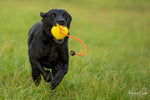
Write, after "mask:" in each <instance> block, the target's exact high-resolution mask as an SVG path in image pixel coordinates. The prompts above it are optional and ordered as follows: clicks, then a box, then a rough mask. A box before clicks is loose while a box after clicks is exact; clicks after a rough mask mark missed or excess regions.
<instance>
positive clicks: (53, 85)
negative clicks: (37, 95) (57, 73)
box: [50, 80, 59, 90]
mask: <svg viewBox="0 0 150 100" xmlns="http://www.w3.org/2000/svg"><path fill="white" fill-rule="evenodd" d="M57 85H59V82H58V81H55V80H52V82H51V87H50V88H51V90H54V89H55V88H56V86H57Z"/></svg>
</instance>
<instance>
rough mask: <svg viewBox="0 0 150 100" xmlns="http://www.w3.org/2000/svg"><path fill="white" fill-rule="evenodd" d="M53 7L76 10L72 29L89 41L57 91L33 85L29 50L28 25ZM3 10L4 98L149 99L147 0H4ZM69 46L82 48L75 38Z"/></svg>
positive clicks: (0, 93) (0, 80)
mask: <svg viewBox="0 0 150 100" xmlns="http://www.w3.org/2000/svg"><path fill="white" fill-rule="evenodd" d="M53 8H63V9H66V10H67V11H68V12H69V13H70V14H71V15H72V17H73V20H72V24H71V29H70V33H71V35H72V36H76V37H79V38H80V39H82V40H83V41H84V42H85V43H86V45H87V54H86V55H85V56H82V57H79V56H74V57H72V56H70V67H69V71H68V73H67V75H66V76H65V78H64V79H63V81H62V82H61V84H60V85H59V86H58V87H57V92H56V93H55V95H52V91H51V90H50V84H49V83H46V82H44V80H42V82H41V84H40V85H39V86H38V87H36V86H35V85H34V83H33V81H32V77H31V67H30V63H29V60H28V52H27V51H28V50H27V38H28V30H29V29H30V27H31V26H32V25H33V24H34V23H36V22H38V21H40V20H41V18H40V16H39V14H40V12H41V11H43V12H47V11H48V10H50V9H53ZM0 13H1V14H0V100H51V99H53V100H150V1H149V0H124V1H121V0H112V1H110V0H82V1H81V0H63V1H61V0H54V1H50V0H45V1H44V0H43V1H42V0H1V1H0ZM69 49H70V50H72V49H73V50H76V51H77V52H83V48H82V45H81V44H80V43H79V42H78V41H76V40H73V39H69Z"/></svg>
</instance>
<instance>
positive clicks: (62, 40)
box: [54, 38, 64, 44]
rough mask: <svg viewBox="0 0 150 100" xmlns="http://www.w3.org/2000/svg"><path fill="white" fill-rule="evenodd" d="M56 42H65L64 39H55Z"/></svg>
mask: <svg viewBox="0 0 150 100" xmlns="http://www.w3.org/2000/svg"><path fill="white" fill-rule="evenodd" d="M54 40H55V42H56V43H59V44H60V43H63V42H64V39H61V40H58V39H56V38H54Z"/></svg>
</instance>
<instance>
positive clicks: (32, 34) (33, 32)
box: [28, 22, 42, 47]
mask: <svg viewBox="0 0 150 100" xmlns="http://www.w3.org/2000/svg"><path fill="white" fill-rule="evenodd" d="M41 26H42V22H38V23H36V24H34V25H33V26H32V27H31V29H30V30H29V33H28V37H29V38H28V47H29V46H30V44H31V42H32V40H33V39H34V38H35V36H36V34H37V33H38V32H39V28H41Z"/></svg>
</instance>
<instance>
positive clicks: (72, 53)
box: [59, 28, 86, 56]
mask: <svg viewBox="0 0 150 100" xmlns="http://www.w3.org/2000/svg"><path fill="white" fill-rule="evenodd" d="M59 30H60V33H61V34H63V35H65V36H68V37H70V38H73V39H76V40H78V41H80V42H81V43H82V44H83V46H84V52H83V53H82V54H79V53H75V52H74V51H71V52H70V54H71V55H79V56H83V55H85V53H86V45H85V43H84V42H83V41H82V40H80V39H79V38H76V37H73V36H71V35H67V34H64V33H63V32H62V31H61V28H60V29H59ZM74 53H75V54H74Z"/></svg>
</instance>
